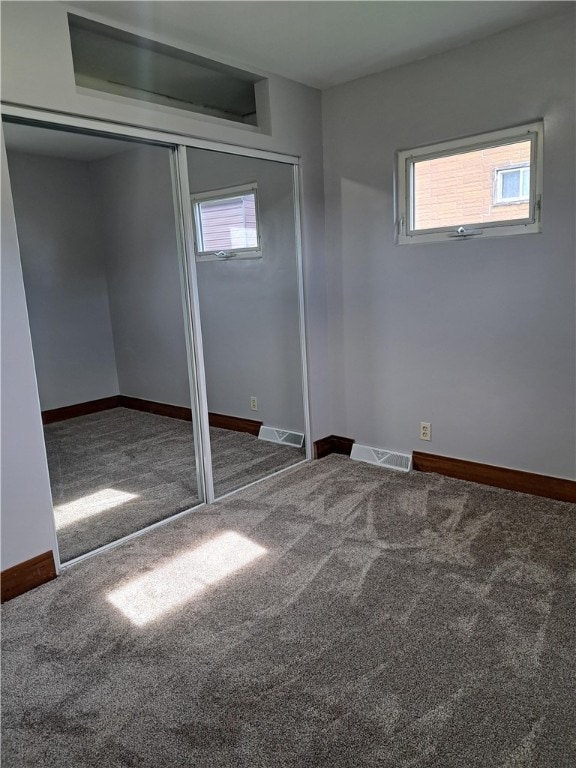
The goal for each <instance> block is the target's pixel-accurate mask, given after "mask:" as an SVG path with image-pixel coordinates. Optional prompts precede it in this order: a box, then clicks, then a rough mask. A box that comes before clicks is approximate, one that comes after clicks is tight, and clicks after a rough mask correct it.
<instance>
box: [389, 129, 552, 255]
mask: <svg viewBox="0 0 576 768" xmlns="http://www.w3.org/2000/svg"><path fill="white" fill-rule="evenodd" d="M526 139H529V140H530V142H531V148H530V165H529V168H530V171H531V173H530V198H529V201H528V202H529V216H528V217H527V218H525V219H508V220H505V221H491V222H484V223H480V222H479V223H478V224H465V225H460V226H458V225H456V226H450V227H435V228H432V229H416V228H415V227H414V226H413V222H414V192H413V190H414V165H415V163H417V162H419V161H422V160H432V159H435V158H438V157H445V156H450V155H455V154H460V153H465V152H472V151H474V150H478V149H483V148H490V147H496V146H502V145H504V144H515V143H517V142H519V141H525V140H526ZM543 144H544V124H543V122H542V121H538V122H534V123H528V124H526V125H521V126H517V127H515V128H506V129H503V130H499V131H491V132H490V133H483V134H479V135H476V136H471V137H467V138H462V139H455V140H452V141H443V142H439V143H437V144H429V145H427V146H423V147H418V148H416V149H406V150H399V151H398V152H396V176H395V182H396V183H395V242H396V243H397V244H398V245H414V244H416V243H438V242H449V241H462V240H477V239H480V238H485V237H500V236H502V235H518V234H536V233H539V232H541V231H542V168H543ZM510 168H511V169H512V167H510ZM524 202H525V201H524ZM502 204H504V203H502Z"/></svg>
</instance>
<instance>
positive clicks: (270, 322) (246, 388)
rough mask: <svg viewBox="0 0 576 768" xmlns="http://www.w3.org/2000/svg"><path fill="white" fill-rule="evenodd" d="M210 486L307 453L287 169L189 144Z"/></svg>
mask: <svg viewBox="0 0 576 768" xmlns="http://www.w3.org/2000/svg"><path fill="white" fill-rule="evenodd" d="M187 158H188V175H189V185H190V192H191V205H192V212H193V216H194V222H195V223H194V231H195V238H194V239H195V251H196V272H197V282H198V294H199V303H200V320H201V328H202V342H203V348H204V366H205V375H206V390H207V400H208V411H209V423H210V444H211V453H212V473H213V480H214V492H215V495H216V496H221V495H223V494H225V493H228V492H230V491H232V490H235V489H236V488H240V487H242V486H245V485H247V484H249V483H251V482H254V481H256V480H259V479H261V478H262V477H266V476H268V475H270V474H272V473H274V472H277V471H279V470H282V469H285V468H286V467H289V466H292V465H293V464H295V463H297V462H300V461H302V460H303V459H304V458H305V449H304V432H305V417H304V398H303V385H302V381H303V377H302V351H301V341H300V325H299V318H300V309H299V281H298V258H297V246H296V227H295V208H294V206H295V196H294V181H293V166H291V165H289V164H284V163H282V162H275V161H271V160H264V159H260V158H250V157H242V156H239V155H232V154H225V153H222V152H214V151H211V150H204V149H196V148H188V150H187Z"/></svg>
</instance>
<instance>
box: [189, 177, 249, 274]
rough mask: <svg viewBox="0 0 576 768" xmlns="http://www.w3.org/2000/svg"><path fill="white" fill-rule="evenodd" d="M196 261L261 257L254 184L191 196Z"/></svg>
mask: <svg viewBox="0 0 576 768" xmlns="http://www.w3.org/2000/svg"><path fill="white" fill-rule="evenodd" d="M191 202H192V210H193V213H194V245H195V249H196V258H197V259H198V261H209V260H214V259H232V258H236V259H254V258H260V257H261V256H262V248H261V240H260V224H259V216H258V189H257V186H256V184H255V183H252V184H246V185H243V186H239V187H230V188H228V189H220V190H213V191H211V192H201V193H199V194H195V195H192V196H191Z"/></svg>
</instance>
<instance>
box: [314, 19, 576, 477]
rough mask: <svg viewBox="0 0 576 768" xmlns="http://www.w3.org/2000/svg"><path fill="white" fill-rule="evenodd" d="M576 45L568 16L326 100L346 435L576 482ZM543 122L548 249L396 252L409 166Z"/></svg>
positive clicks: (541, 244) (338, 382)
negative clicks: (398, 211) (426, 431)
mask: <svg viewBox="0 0 576 768" xmlns="http://www.w3.org/2000/svg"><path fill="white" fill-rule="evenodd" d="M573 30H574V17H573V13H568V14H566V15H565V16H561V17H556V18H551V19H549V20H546V21H543V22H538V23H533V24H528V25H526V26H523V27H519V28H517V29H515V30H510V31H507V32H504V33H502V34H499V35H496V36H493V37H490V38H487V39H485V40H483V41H481V42H477V43H473V44H471V45H467V46H464V47H462V48H459V49H456V50H453V51H450V52H448V53H445V54H442V55H439V56H435V57H433V58H429V59H427V60H426V61H422V62H417V63H414V64H412V65H409V66H405V67H401V68H398V69H395V70H391V71H388V72H386V73H383V74H380V75H375V76H372V77H367V78H364V79H362V80H357V81H355V82H353V83H348V84H346V85H342V86H339V87H336V88H333V89H331V90H329V91H327V92H325V93H324V94H323V107H324V112H323V125H324V147H325V163H326V186H325V195H326V204H327V235H328V240H327V252H328V253H329V254H330V274H329V309H330V318H329V320H330V326H331V331H332V339H331V342H332V354H333V360H332V373H333V380H334V383H335V387H336V388H335V392H334V397H335V403H334V405H335V409H334V431H335V433H336V434H342V435H347V436H350V437H352V438H355V439H356V440H358V441H361V442H365V443H368V444H371V445H377V446H383V447H387V448H392V449H397V450H400V451H412V450H429V451H431V452H434V453H438V454H445V455H448V456H455V457H462V458H465V459H469V460H475V461H481V462H487V463H490V464H497V465H502V466H507V467H512V468H517V469H523V470H528V471H533V472H539V473H543V474H548V475H555V476H559V477H566V478H574V477H576V467H575V455H576V448H575V435H576V431H575V414H576V407H575V396H576V382H575V350H576V343H575V342H576V338H575V307H576V301H575V239H574V238H575V232H574V209H575V180H574V174H575V167H576V166H575V156H574V116H575V104H574V95H575V83H574V73H575V71H576V70H575V62H574V40H573ZM539 117H543V118H544V122H545V155H544V197H543V222H544V232H543V234H541V235H526V236H514V237H507V238H498V239H492V240H483V241H472V242H455V243H448V244H434V245H419V246H395V245H394V232H393V220H394V214H393V196H392V190H393V172H394V152H395V150H397V149H404V148H409V147H411V146H418V145H422V144H427V143H431V142H435V141H441V140H443V139H449V138H453V137H459V136H467V135H472V134H475V133H481V132H483V131H490V130H493V129H498V128H502V127H507V126H511V125H516V124H520V123H523V122H529V121H531V120H534V119H537V118H539ZM420 421H429V422H431V423H432V442H430V443H426V442H421V441H420V440H419V422H420Z"/></svg>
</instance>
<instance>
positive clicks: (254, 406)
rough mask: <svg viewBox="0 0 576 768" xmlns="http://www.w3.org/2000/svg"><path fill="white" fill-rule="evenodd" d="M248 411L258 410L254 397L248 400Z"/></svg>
mask: <svg viewBox="0 0 576 768" xmlns="http://www.w3.org/2000/svg"><path fill="white" fill-rule="evenodd" d="M250 410H251V411H257V410H258V400H257V398H255V397H251V398H250Z"/></svg>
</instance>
